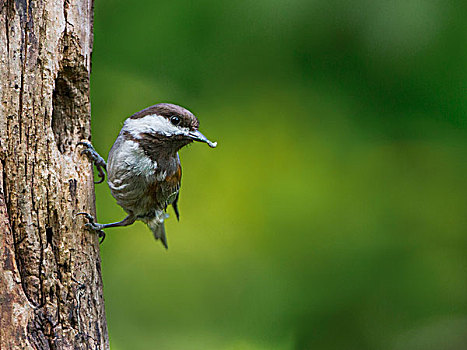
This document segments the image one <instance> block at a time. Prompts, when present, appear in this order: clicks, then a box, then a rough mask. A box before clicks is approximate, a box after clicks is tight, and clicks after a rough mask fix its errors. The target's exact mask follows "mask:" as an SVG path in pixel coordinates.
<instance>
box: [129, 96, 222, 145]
mask: <svg viewBox="0 0 467 350" xmlns="http://www.w3.org/2000/svg"><path fill="white" fill-rule="evenodd" d="M198 127H199V121H198V119H197V118H196V117H195V116H194V115H193V113H191V112H190V111H189V110H187V109H185V108H183V107H180V106H177V105H174V104H170V103H159V104H156V105H154V106H151V107H148V108H145V109H143V110H142V111H139V112H137V113H135V114H133V115H132V116H131V117H129V118H128V119H127V120H126V121H125V124H124V126H123V129H122V131H123V132H124V134H127V135H128V136H129V137H132V138H134V139H136V140H139V141H140V142H144V143H152V144H153V145H158V146H159V147H162V148H167V149H173V150H175V151H178V150H179V149H180V148H182V147H183V146H186V145H187V144H189V143H191V142H193V141H198V142H204V143H207V144H208V145H209V147H212V148H214V147H216V146H217V142H211V141H209V140H208V139H207V138H206V137H205V136H204V135H203V134H202V133H201V132H200V131H199V130H198Z"/></svg>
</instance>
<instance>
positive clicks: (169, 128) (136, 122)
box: [123, 114, 189, 138]
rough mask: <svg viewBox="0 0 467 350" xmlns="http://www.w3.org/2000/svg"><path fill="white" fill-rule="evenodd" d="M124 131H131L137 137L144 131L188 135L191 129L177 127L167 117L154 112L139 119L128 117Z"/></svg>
mask: <svg viewBox="0 0 467 350" xmlns="http://www.w3.org/2000/svg"><path fill="white" fill-rule="evenodd" d="M123 131H127V132H129V133H130V134H131V136H133V137H135V138H140V136H139V135H140V134H143V133H148V134H161V135H164V136H173V135H186V134H188V131H189V130H188V129H187V128H179V127H176V126H175V125H173V124H172V123H171V122H170V121H169V120H168V119H167V118H165V117H162V116H160V115H157V114H152V115H147V116H145V117H143V118H138V119H131V118H128V119H127V120H126V121H125V124H124V125H123Z"/></svg>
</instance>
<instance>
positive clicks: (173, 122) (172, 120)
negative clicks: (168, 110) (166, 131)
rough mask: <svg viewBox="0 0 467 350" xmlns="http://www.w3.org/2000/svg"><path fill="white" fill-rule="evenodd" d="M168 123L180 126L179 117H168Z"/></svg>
mask: <svg viewBox="0 0 467 350" xmlns="http://www.w3.org/2000/svg"><path fill="white" fill-rule="evenodd" d="M170 122H171V123H172V124H173V125H175V126H177V125H178V124H180V117H177V116H176V115H173V116H171V117H170Z"/></svg>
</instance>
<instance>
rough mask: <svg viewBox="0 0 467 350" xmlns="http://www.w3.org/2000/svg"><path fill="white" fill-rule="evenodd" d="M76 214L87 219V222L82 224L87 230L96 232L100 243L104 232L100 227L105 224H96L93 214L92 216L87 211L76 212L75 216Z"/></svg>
mask: <svg viewBox="0 0 467 350" xmlns="http://www.w3.org/2000/svg"><path fill="white" fill-rule="evenodd" d="M78 215H84V216H85V217H86V219H88V222H87V223H86V224H84V226H86V228H87V229H88V230H89V231H93V232H96V233H97V234H98V235H99V238H100V241H99V244H102V242H104V239H105V232H104V231H103V230H102V229H103V228H104V227H105V225H104V224H98V223H97V222H95V219H94V216H92V215H91V214H89V213H85V212H81V213H78V214H76V216H78Z"/></svg>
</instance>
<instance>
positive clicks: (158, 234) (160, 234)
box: [152, 222, 169, 249]
mask: <svg viewBox="0 0 467 350" xmlns="http://www.w3.org/2000/svg"><path fill="white" fill-rule="evenodd" d="M152 233H153V234H154V238H155V239H156V240H158V239H160V240H161V243H162V244H163V246H164V247H165V249H169V246H168V245H167V236H166V234H165V225H164V223H163V222H162V223H160V224H159V225H157V226H156V227H155V229H154V230H153V231H152Z"/></svg>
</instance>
